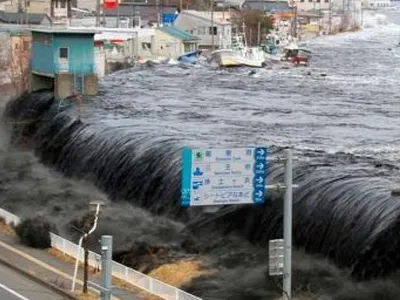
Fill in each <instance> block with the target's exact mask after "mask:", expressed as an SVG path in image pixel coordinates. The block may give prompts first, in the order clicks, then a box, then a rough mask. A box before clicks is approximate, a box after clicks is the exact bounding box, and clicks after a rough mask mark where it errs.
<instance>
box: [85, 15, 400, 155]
mask: <svg viewBox="0 0 400 300" xmlns="http://www.w3.org/2000/svg"><path fill="white" fill-rule="evenodd" d="M393 15H394V13H392V16H391V17H390V18H386V17H384V16H383V15H381V14H377V15H375V16H369V17H366V18H365V26H366V27H367V28H366V29H365V30H364V31H363V32H361V33H360V32H357V33H348V34H342V35H338V36H331V37H319V38H316V39H313V40H311V41H310V42H309V46H310V47H311V49H312V51H313V58H312V63H311V67H310V68H302V67H299V68H291V69H282V68H279V67H277V66H272V67H271V69H261V70H258V74H257V75H256V76H249V75H248V74H249V71H250V69H248V68H243V69H239V70H237V69H236V70H233V69H232V70H218V69H215V68H212V67H209V66H206V65H205V66H196V67H193V68H182V67H179V66H168V65H166V66H165V65H155V66H153V67H144V68H139V69H133V70H128V71H123V72H118V73H116V74H113V75H111V76H108V77H106V78H105V79H104V80H102V82H101V86H102V88H101V89H102V95H101V96H100V97H98V100H97V108H98V109H99V113H100V114H101V115H102V118H104V120H103V121H104V122H107V123H108V124H109V125H110V124H112V125H113V126H114V125H115V126H123V127H126V129H129V130H132V131H135V132H137V131H139V132H140V131H144V132H148V133H149V132H151V134H154V135H167V136H174V137H177V138H178V139H179V140H180V141H181V142H182V144H191V145H194V144H196V145H197V144H200V145H211V146H213V145H220V146H228V145H243V146H245V145H249V144H265V145H272V146H291V147H294V148H295V149H296V150H298V155H299V156H302V153H303V152H304V151H305V150H311V151H313V150H322V151H324V152H328V153H335V152H339V151H343V152H347V153H354V154H359V155H367V156H373V157H376V158H385V159H389V160H393V161H397V160H398V159H399V158H400V154H399V153H400V152H399V151H398V150H399V147H400V138H399V134H398V133H399V131H400V95H399V93H398V78H399V77H400V47H396V46H397V44H398V43H399V41H400V27H399V26H397V25H394V24H392V23H391V22H392V21H393V20H394V21H395V20H396V15H394V17H393ZM399 20H400V18H399ZM90 115H91V116H93V115H94V114H93V113H92V111H91V113H90ZM95 118H96V119H97V118H98V117H97V115H96V117H95ZM96 121H97V120H96Z"/></svg>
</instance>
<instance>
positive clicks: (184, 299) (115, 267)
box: [0, 208, 202, 300]
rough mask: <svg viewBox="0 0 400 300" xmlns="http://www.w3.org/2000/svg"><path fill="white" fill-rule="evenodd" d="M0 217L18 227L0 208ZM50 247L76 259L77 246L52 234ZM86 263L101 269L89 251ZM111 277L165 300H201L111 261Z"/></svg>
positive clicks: (12, 215) (18, 221) (95, 257)
mask: <svg viewBox="0 0 400 300" xmlns="http://www.w3.org/2000/svg"><path fill="white" fill-rule="evenodd" d="M0 217H2V218H4V219H5V221H6V223H7V224H11V223H14V224H15V225H18V224H19V223H20V218H19V217H18V216H16V215H14V214H12V213H10V212H8V211H6V210H4V209H1V208H0ZM50 237H51V246H52V247H53V248H55V249H57V250H59V251H61V252H62V253H64V254H67V255H69V256H72V257H73V258H76V253H77V252H78V245H76V244H74V243H72V242H71V241H69V240H67V239H64V238H62V237H61V236H58V235H56V234H54V233H50ZM83 255H84V251H83V248H81V252H80V257H79V260H80V261H83ZM88 263H89V265H90V266H91V267H94V268H98V269H101V256H100V255H99V254H97V253H94V252H92V251H89V260H88ZM112 275H113V276H114V277H115V278H118V279H120V280H123V281H125V282H127V283H130V284H132V285H134V286H136V287H138V288H141V289H142V290H145V291H147V292H149V293H151V294H154V295H156V296H158V297H160V298H162V299H165V300H202V299H201V298H199V297H196V296H194V295H191V294H189V293H186V292H185V291H183V290H180V289H178V288H176V287H173V286H171V285H169V284H166V283H164V282H162V281H160V280H157V279H154V278H152V277H150V276H148V275H146V274H143V273H140V272H138V271H136V270H134V269H131V268H128V267H126V266H124V265H121V264H120V263H117V262H115V261H113V264H112Z"/></svg>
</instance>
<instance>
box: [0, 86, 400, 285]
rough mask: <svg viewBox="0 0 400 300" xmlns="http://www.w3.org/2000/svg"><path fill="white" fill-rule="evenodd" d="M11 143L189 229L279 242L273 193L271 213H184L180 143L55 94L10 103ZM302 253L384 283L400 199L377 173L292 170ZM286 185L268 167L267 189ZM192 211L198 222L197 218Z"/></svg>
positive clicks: (399, 248) (396, 236)
mask: <svg viewBox="0 0 400 300" xmlns="http://www.w3.org/2000/svg"><path fill="white" fill-rule="evenodd" d="M5 117H6V118H11V119H12V120H13V121H14V122H15V124H16V125H15V126H14V139H15V140H17V139H18V137H19V136H21V135H23V136H25V137H29V138H30V139H32V141H33V145H34V146H33V147H34V151H35V154H36V155H37V156H38V157H39V158H40V160H41V161H42V162H43V163H44V164H46V165H48V166H51V167H53V168H56V169H57V170H59V171H60V172H62V173H63V174H65V175H66V176H69V177H74V178H87V179H90V180H92V181H93V182H94V183H95V184H96V185H97V186H98V187H99V188H100V189H101V190H102V191H104V192H105V193H107V195H108V196H109V197H110V199H112V200H114V201H129V202H131V203H132V204H134V205H138V206H141V207H144V208H147V209H148V210H150V211H151V212H153V213H156V214H166V215H168V216H170V217H173V218H175V219H179V220H181V221H184V222H186V223H188V225H189V226H188V227H189V228H194V229H196V232H200V231H207V230H210V229H217V230H219V231H221V232H225V233H227V232H231V231H235V232H238V233H240V234H242V235H243V236H245V237H246V238H248V239H249V240H251V241H252V242H254V243H256V244H259V245H264V246H267V245H268V240H269V239H273V238H281V237H282V221H283V212H282V198H281V196H280V195H279V194H276V193H268V196H267V197H268V199H266V205H264V206H252V205H246V206H229V207H223V208H221V209H220V210H219V211H218V212H217V213H216V214H214V215H212V216H210V215H205V214H203V213H200V212H199V211H197V210H196V209H193V208H191V209H188V210H186V209H182V208H180V206H179V198H180V171H181V165H180V149H181V147H182V146H183V145H182V144H181V142H180V141H179V140H176V139H172V138H170V137H160V136H157V133H154V132H148V133H143V128H142V129H141V132H142V133H137V132H135V131H134V129H133V130H130V131H127V130H123V129H120V128H115V127H107V126H106V125H104V124H100V123H98V124H96V123H95V124H86V123H84V122H83V121H82V120H80V119H79V118H78V112H77V107H76V106H75V104H74V102H73V99H71V100H64V101H63V103H60V102H57V101H55V100H54V98H53V94H52V93H51V92H49V91H41V92H37V93H33V94H30V95H26V96H23V97H21V98H19V99H17V100H16V101H14V102H12V103H9V105H8V107H7V109H6V112H5ZM293 174H294V182H295V183H296V184H298V185H299V188H297V189H296V190H295V191H294V197H293V201H294V207H293V217H294V224H293V228H294V236H293V240H294V243H295V246H296V247H299V248H304V249H305V250H306V251H307V252H309V253H315V254H320V255H323V256H324V257H328V258H330V259H331V260H332V261H334V262H335V263H336V264H337V265H338V266H340V267H343V268H349V269H350V270H351V272H352V274H353V276H354V277H356V278H359V279H368V278H373V277H378V276H385V275H388V274H390V273H391V272H392V271H394V270H396V269H398V268H399V266H400V222H399V221H400V198H399V197H396V196H393V195H392V194H391V191H390V190H389V188H388V186H389V182H388V181H387V180H383V179H380V178H379V177H376V176H375V175H374V173H373V172H371V170H370V169H364V170H351V169H350V170H347V171H346V170H343V168H341V167H335V166H333V165H330V164H327V163H314V164H312V163H308V164H305V163H298V164H297V165H296V166H295V168H294V171H293ZM282 180H283V168H282V167H281V166H280V165H274V164H272V165H270V167H269V174H268V181H269V182H270V183H274V182H281V181H282ZM192 211H194V212H195V213H194V214H192V213H191V212H192Z"/></svg>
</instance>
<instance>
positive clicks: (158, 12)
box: [156, 0, 160, 28]
mask: <svg viewBox="0 0 400 300" xmlns="http://www.w3.org/2000/svg"><path fill="white" fill-rule="evenodd" d="M156 11H157V28H158V27H160V8H159V0H156Z"/></svg>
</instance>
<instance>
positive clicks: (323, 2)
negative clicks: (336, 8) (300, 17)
mask: <svg viewBox="0 0 400 300" xmlns="http://www.w3.org/2000/svg"><path fill="white" fill-rule="evenodd" d="M331 1H332V0H300V1H298V2H297V10H298V11H317V10H329V8H330V7H331V3H330V2H331Z"/></svg>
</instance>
